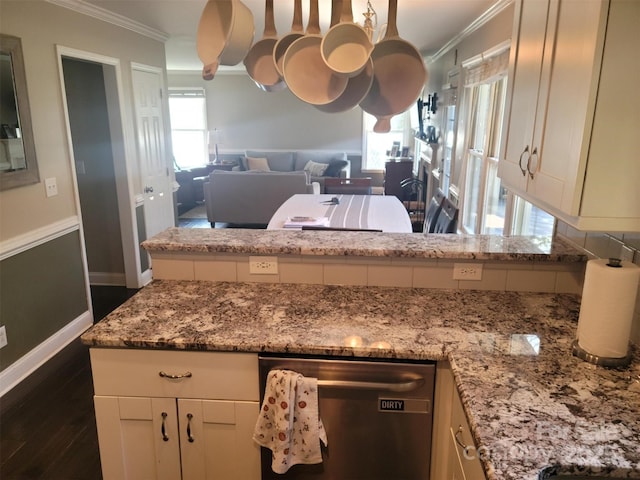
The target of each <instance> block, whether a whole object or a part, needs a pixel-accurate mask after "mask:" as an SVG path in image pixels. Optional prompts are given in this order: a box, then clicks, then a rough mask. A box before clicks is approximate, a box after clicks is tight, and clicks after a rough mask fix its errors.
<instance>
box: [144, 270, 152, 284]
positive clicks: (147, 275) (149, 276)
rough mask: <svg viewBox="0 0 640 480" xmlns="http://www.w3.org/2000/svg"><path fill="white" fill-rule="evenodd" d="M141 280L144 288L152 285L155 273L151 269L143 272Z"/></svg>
mask: <svg viewBox="0 0 640 480" xmlns="http://www.w3.org/2000/svg"><path fill="white" fill-rule="evenodd" d="M141 280H142V287H144V286H145V285H148V284H149V283H151V281H152V280H153V271H152V270H151V269H147V270H145V271H144V272H142V275H141Z"/></svg>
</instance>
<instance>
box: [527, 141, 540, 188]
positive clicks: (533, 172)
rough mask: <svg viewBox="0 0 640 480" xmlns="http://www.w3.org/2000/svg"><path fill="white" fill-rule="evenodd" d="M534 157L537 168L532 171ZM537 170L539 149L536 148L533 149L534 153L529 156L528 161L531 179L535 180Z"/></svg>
mask: <svg viewBox="0 0 640 480" xmlns="http://www.w3.org/2000/svg"><path fill="white" fill-rule="evenodd" d="M533 157H536V166H535V168H534V169H533V170H531V165H533V162H532V161H531V160H532V159H533ZM537 169H538V147H535V148H534V149H533V152H531V155H529V160H527V172H529V176H530V177H531V180H533V176H534V175H535V173H536V170H537Z"/></svg>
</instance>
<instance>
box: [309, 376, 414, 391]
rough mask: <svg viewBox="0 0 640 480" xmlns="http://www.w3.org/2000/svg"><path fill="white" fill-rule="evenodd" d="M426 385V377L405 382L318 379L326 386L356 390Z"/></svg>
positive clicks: (320, 383) (320, 385)
mask: <svg viewBox="0 0 640 480" xmlns="http://www.w3.org/2000/svg"><path fill="white" fill-rule="evenodd" d="M422 385H424V378H422V377H415V378H413V379H411V380H408V381H403V382H359V381H355V380H318V386H319V387H324V388H346V389H356V390H388V391H390V392H410V391H412V390H415V389H417V388H419V387H421V386H422Z"/></svg>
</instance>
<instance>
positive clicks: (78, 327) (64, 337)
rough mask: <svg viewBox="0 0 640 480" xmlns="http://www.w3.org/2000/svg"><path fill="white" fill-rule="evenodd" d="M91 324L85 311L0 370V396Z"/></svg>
mask: <svg viewBox="0 0 640 480" xmlns="http://www.w3.org/2000/svg"><path fill="white" fill-rule="evenodd" d="M92 324H93V317H92V315H91V312H89V311H86V312H84V313H83V314H82V315H80V316H79V317H78V318H76V319H75V320H73V321H72V322H70V323H68V324H67V325H66V326H64V327H63V328H62V329H60V330H58V331H57V332H56V333H54V334H53V335H51V336H50V337H49V338H47V339H46V340H45V341H44V342H42V343H41V344H40V345H38V346H37V347H35V348H34V349H33V350H31V351H30V352H28V353H27V354H25V355H24V356H22V357H20V358H19V359H18V360H16V361H15V362H13V363H12V364H11V365H9V366H8V367H7V368H5V369H4V370H2V372H0V397H2V396H3V395H4V394H5V393H7V392H9V391H10V390H11V389H12V388H13V387H15V386H16V385H18V384H19V383H20V382H21V381H22V380H24V379H25V378H27V377H28V376H29V375H30V374H31V373H33V372H34V371H35V370H37V369H38V368H39V367H41V366H42V365H44V363H45V362H46V361H47V360H49V359H50V358H52V357H53V356H54V355H55V354H56V353H58V352H59V351H60V350H62V349H63V348H64V347H66V346H67V345H68V344H69V343H71V342H72V341H73V340H75V339H76V338H78V337H79V336H80V335H81V334H82V333H83V332H84V331H85V330H86V329H87V328H89V327H90V326H91V325H92Z"/></svg>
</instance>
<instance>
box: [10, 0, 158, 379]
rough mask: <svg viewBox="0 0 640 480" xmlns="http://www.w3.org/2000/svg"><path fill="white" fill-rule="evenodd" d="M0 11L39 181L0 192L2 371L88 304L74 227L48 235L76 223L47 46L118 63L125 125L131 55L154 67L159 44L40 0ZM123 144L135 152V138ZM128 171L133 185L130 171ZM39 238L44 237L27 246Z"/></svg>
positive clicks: (53, 56)
mask: <svg viewBox="0 0 640 480" xmlns="http://www.w3.org/2000/svg"><path fill="white" fill-rule="evenodd" d="M0 11H1V14H0V32H2V33H4V34H8V35H14V36H16V37H19V38H21V40H22V49H23V55H24V64H25V71H26V81H27V89H28V93H29V102H30V108H31V117H32V122H33V133H34V142H35V148H36V153H37V155H38V165H39V170H40V179H41V181H40V183H37V184H33V185H29V186H25V187H21V188H14V189H11V190H5V191H2V192H0V227H1V228H0V246H1V247H2V251H1V252H0V253H2V255H3V257H2V258H3V260H2V262H1V263H0V275H1V277H0V324H1V325H6V327H7V335H8V339H9V345H8V346H6V347H4V348H3V349H2V350H0V359H1V363H0V366H1V367H2V369H3V370H4V369H5V368H6V366H8V365H10V364H12V363H15V361H16V360H18V359H20V358H21V357H22V356H24V355H25V354H27V353H28V352H29V351H30V350H31V349H33V348H34V347H35V346H37V345H38V344H40V343H42V342H44V341H45V340H46V339H48V338H49V337H51V336H52V335H53V334H55V333H56V332H59V331H60V330H61V329H62V328H63V327H65V326H66V325H68V324H70V323H71V322H72V321H74V320H75V319H76V318H78V317H79V316H80V315H82V314H83V313H85V312H87V311H88V308H89V306H88V305H87V294H88V292H86V289H85V282H84V272H83V266H82V255H83V252H82V249H81V244H80V240H79V237H78V232H77V231H75V230H74V231H73V233H67V234H64V233H62V236H61V237H60V238H56V239H55V240H48V238H49V236H51V238H55V237H57V236H58V235H57V234H58V233H59V232H66V231H67V230H71V228H72V227H73V226H76V227H77V225H78V224H79V212H78V211H77V209H76V202H75V192H74V181H75V180H74V178H73V175H72V172H71V156H70V151H69V148H68V145H67V134H66V128H65V119H64V118H65V117H64V106H63V97H62V95H61V81H60V71H59V69H58V57H57V53H56V46H58V45H60V46H63V47H67V48H73V49H78V50H82V51H87V52H91V53H95V54H98V55H104V56H109V57H113V58H117V59H119V60H120V62H121V79H122V93H123V96H124V104H125V106H126V107H127V108H126V109H125V111H123V115H124V119H123V123H124V125H125V128H126V129H127V131H129V132H133V131H134V125H135V123H134V116H133V107H132V105H133V87H132V82H131V62H138V63H142V64H146V65H152V66H156V67H160V68H163V67H164V66H165V56H164V44H163V43H162V42H161V41H158V40H153V39H151V38H147V37H143V36H141V35H139V34H137V33H134V32H132V31H130V30H127V29H124V28H120V27H116V26H114V25H111V24H108V23H106V22H103V21H100V20H97V19H95V18H92V17H89V16H86V15H82V14H80V13H77V12H74V11H72V10H69V9H67V8H62V7H59V6H57V5H54V4H52V3H49V2H45V1H42V0H29V1H22V0H20V1H15V0H2V1H1V3H0ZM129 141H130V142H133V141H135V137H134V135H131V136H130V139H129ZM127 148H129V149H131V151H135V145H128V146H127ZM133 175H134V178H133V179H132V185H133V188H134V189H135V190H136V192H139V191H140V190H141V188H140V182H139V179H138V178H137V177H136V175H137V172H136V171H135V168H134V172H133ZM50 177H55V178H56V180H57V184H58V195H56V196H53V197H46V195H45V187H44V179H46V178H50ZM41 239H44V244H42V245H39V246H37V247H28V246H29V245H31V244H32V243H33V244H39V243H40V240H41ZM7 245H10V246H11V247H10V248H8V249H7V250H4V248H5V247H6V246H7ZM22 246H26V248H27V250H26V251H22V250H23V249H22V248H21V247H22ZM17 252H21V253H17Z"/></svg>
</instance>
